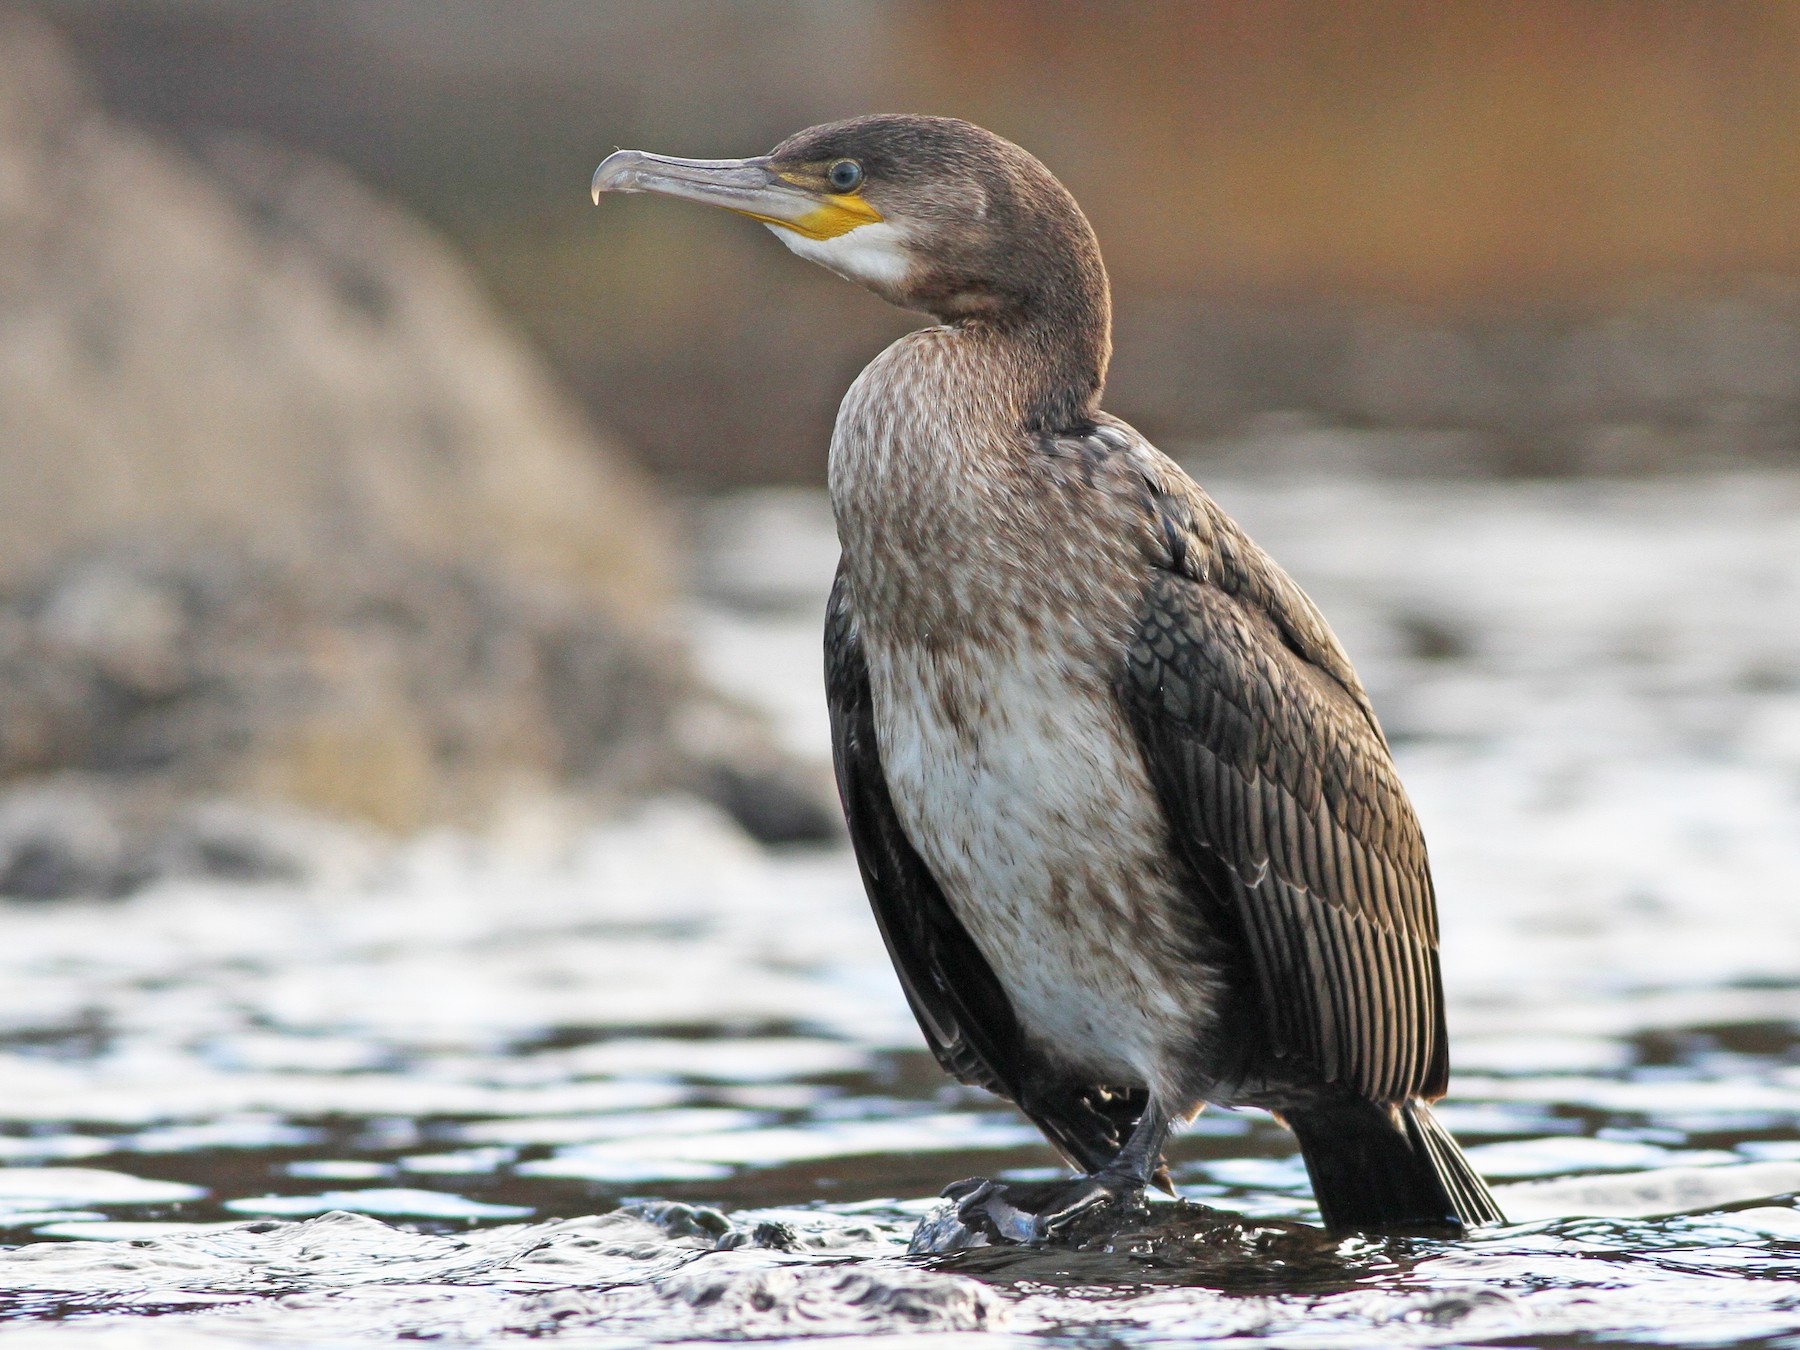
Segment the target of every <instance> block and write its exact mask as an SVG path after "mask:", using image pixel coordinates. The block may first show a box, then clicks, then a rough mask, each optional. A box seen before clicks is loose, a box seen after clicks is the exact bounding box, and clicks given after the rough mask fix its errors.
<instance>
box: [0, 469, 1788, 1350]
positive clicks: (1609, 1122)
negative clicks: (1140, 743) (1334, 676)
mask: <svg viewBox="0 0 1800 1350" xmlns="http://www.w3.org/2000/svg"><path fill="white" fill-rule="evenodd" d="M1219 495H1220V497H1221V499H1222V500H1224V501H1225V503H1226V505H1227V506H1228V507H1229V508H1230V509H1232V510H1234V511H1235V512H1237V513H1238V514H1239V515H1240V516H1241V517H1242V518H1243V519H1244V520H1245V521H1246V523H1247V524H1249V525H1250V527H1251V528H1252V530H1253V531H1254V532H1255V533H1256V534H1257V535H1258V536H1259V537H1260V538H1262V539H1263V540H1264V542H1265V543H1267V544H1268V545H1269V546H1270V547H1271V548H1272V549H1273V550H1274V551H1275V552H1276V553H1277V554H1278V556H1280V557H1282V558H1283V560H1284V561H1286V562H1287V563H1288V564H1289V565H1290V567H1291V568H1292V569H1293V570H1294V571H1295V572H1296V573H1297V574H1298V575H1299V576H1300V577H1301V579H1302V580H1303V582H1304V583H1305V584H1307V585H1308V587H1309V589H1311V590H1312V591H1313V592H1314V594H1315V595H1316V596H1317V597H1318V598H1319V599H1320V601H1321V603H1322V604H1323V605H1324V606H1325V608H1326V609H1327V611H1328V612H1329V613H1330V614H1331V616H1332V618H1333V620H1334V621H1335V622H1336V623H1337V625H1338V626H1339V628H1340V631H1341V632H1342V633H1343V635H1344V637H1345V639H1346V641H1347V643H1348V645H1349V646H1350V647H1351V650H1352V652H1353V654H1354V655H1355V656H1356V657H1357V659H1358V663H1359V665H1360V666H1361V668H1362V669H1363V671H1364V673H1365V676H1366V677H1367V678H1368V681H1369V683H1370V685H1371V687H1372V690H1373V692H1374V695H1375V698H1376V701H1377V704H1378V706H1379V707H1380V708H1381V709H1382V710H1383V713H1384V716H1385V718H1386V720H1387V721H1388V723H1389V727H1390V731H1391V732H1392V734H1393V737H1394V740H1395V744H1396V750H1397V753H1398V755H1399V758H1400V760H1401V766H1402V770H1403V772H1404V774H1405V776H1406V778H1407V781H1408V783H1409V784H1410V786H1411V787H1412V789H1413V792H1414V794H1415V797H1416V798H1417V801H1418V804H1419V808H1420V812H1421V814H1422V816H1423V817H1424V820H1425V824H1426V829H1427V833H1428V836H1429V838H1430V839H1431V841H1432V847H1433V851H1434V857H1435V859H1436V865H1437V871H1438V877H1439V884H1440V890H1441V892H1442V905H1443V918H1444V958H1445V970H1446V979H1447V981H1448V984H1449V989H1450V995H1451V1025H1452V1032H1453V1034H1454V1036H1455V1064H1456V1069H1457V1073H1456V1077H1455V1080H1454V1083H1453V1090H1452V1096H1451V1098H1450V1099H1449V1100H1448V1102H1447V1103H1446V1104H1445V1107H1444V1109H1443V1115H1444V1118H1445V1119H1446V1121H1447V1122H1448V1123H1449V1124H1450V1125H1451V1126H1452V1127H1453V1128H1454V1129H1455V1130H1456V1131H1457V1132H1458V1134H1459V1135H1460V1136H1461V1137H1462V1139H1463V1140H1464V1142H1465V1144H1466V1145H1468V1147H1469V1152H1470V1155H1471V1157H1472V1158H1474V1159H1475V1161H1476V1162H1477V1165H1478V1166H1480V1167H1481V1168H1482V1169H1483V1170H1484V1171H1485V1172H1486V1173H1487V1174H1488V1175H1489V1176H1490V1177H1491V1178H1493V1179H1494V1180H1495V1181H1496V1182H1497V1183H1500V1185H1501V1191H1500V1194H1501V1198H1502V1203H1503V1204H1504V1205H1505V1206H1506V1207H1507V1209H1508V1212H1509V1214H1510V1215H1511V1216H1512V1218H1513V1219H1514V1221H1515V1222H1514V1223H1513V1224H1512V1225H1511V1226H1509V1227H1506V1228H1502V1229H1497V1230H1492V1231H1489V1232H1484V1233H1482V1234H1480V1235H1479V1236H1477V1237H1476V1238H1474V1239H1472V1240H1470V1241H1466V1242H1459V1243H1449V1242H1441V1241H1425V1240H1416V1239H1415V1240H1398V1239H1396V1240H1387V1241H1375V1240H1369V1239H1360V1238H1359V1239H1350V1240H1344V1241H1333V1240H1330V1239H1328V1238H1326V1237H1324V1236H1323V1235H1322V1234H1320V1233H1319V1232H1318V1231H1317V1230H1316V1229H1313V1228H1311V1227H1309V1226H1308V1225H1307V1221H1308V1220H1309V1219H1312V1218H1314V1217H1316V1211H1315V1210H1314V1209H1313V1207H1312V1205H1311V1202H1310V1200H1309V1198H1308V1196H1307V1192H1306V1183H1305V1174H1304V1170H1303V1169H1302V1168H1301V1167H1300V1165H1299V1163H1298V1160H1297V1158H1296V1157H1295V1155H1294V1153H1293V1150H1292V1147H1291V1145H1290V1142H1289V1138H1288V1136H1287V1135H1286V1134H1285V1133H1284V1132H1283V1131H1281V1130H1280V1129H1278V1128H1277V1127H1275V1126H1274V1125H1273V1124H1272V1123H1271V1122H1270V1121H1268V1120H1267V1118H1266V1117H1263V1116H1261V1115H1259V1114H1257V1113H1253V1112H1243V1113H1208V1114H1206V1115H1204V1116H1202V1117H1201V1119H1200V1120H1199V1121H1198V1122H1197V1123H1196V1125H1195V1126H1194V1128H1193V1129H1191V1130H1190V1131H1188V1133H1187V1134H1186V1135H1185V1136H1183V1137H1182V1138H1181V1140H1180V1141H1179V1142H1178V1143H1177V1144H1176V1145H1175V1149H1174V1152H1173V1154H1172V1157H1173V1160H1174V1163H1175V1166H1174V1172H1175V1176H1176V1179H1177V1180H1178V1182H1179V1183H1180V1189H1181V1192H1182V1196H1183V1199H1182V1201H1181V1202H1180V1203H1179V1204H1168V1205H1159V1206H1157V1207H1155V1208H1154V1209H1153V1210H1152V1212H1151V1214H1150V1216H1149V1217H1148V1218H1145V1219H1143V1220H1141V1221H1139V1222H1137V1223H1135V1224H1134V1225H1132V1226H1130V1227H1129V1228H1128V1229H1127V1230H1126V1231H1123V1232H1121V1233H1119V1234H1117V1235H1116V1236H1115V1237H1113V1238H1112V1239H1111V1240H1109V1241H1096V1242H1093V1243H1090V1244H1089V1246H1088V1248H1087V1249H1084V1250H1074V1251H1071V1250H1056V1251H1042V1252H1029V1251H1019V1250H1012V1249H1008V1250H996V1249H987V1250H981V1251H975V1252H969V1253H963V1254H961V1255H958V1256H955V1257H941V1258H932V1259H920V1258H909V1257H907V1256H905V1254H904V1252H905V1245H906V1238H907V1236H908V1234H909V1233H910V1231H911V1228H912V1226H913V1225H914V1224H915V1223H916V1222H917V1220H918V1218H919V1217H920V1216H921V1215H922V1214H924V1213H925V1212H927V1211H928V1210H929V1209H930V1207H931V1204H932V1201H931V1200H930V1198H929V1197H931V1196H932V1195H934V1194H935V1192H936V1191H937V1190H938V1189H939V1188H940V1187H941V1186H942V1185H943V1184H944V1183H945V1182H947V1181H950V1180H954V1179H956V1178H959V1177H962V1176H966V1175H969V1174H972V1173H978V1172H979V1173H988V1174H993V1173H1004V1174H1006V1175H1008V1176H1032V1175H1037V1174H1040V1173H1043V1169H1047V1168H1050V1167H1051V1166H1052V1165H1053V1159H1052V1157H1051V1155H1050V1154H1049V1152H1048V1150H1047V1149H1046V1148H1045V1147H1044V1146H1043V1145H1042V1144H1041V1143H1040V1142H1039V1141H1038V1139H1037V1136H1036V1134H1035V1132H1034V1131H1032V1130H1031V1129H1030V1128H1029V1127H1027V1126H1025V1125H1023V1124H1022V1123H1021V1122H1020V1121H1019V1119H1018V1118H1017V1117H1015V1116H1014V1115H1013V1114H1012V1113H1011V1112H1010V1111H1007V1110H1005V1109H1002V1108H1001V1107H1000V1106H999V1104H998V1103H996V1102H994V1101H993V1100H992V1099H990V1098H987V1097H984V1096H983V1095H982V1094H979V1093H975V1092H969V1091H965V1090H962V1089H959V1088H956V1087H954V1086H953V1085H950V1084H947V1083H946V1082H945V1080H944V1079H943V1077H942V1075H941V1074H940V1073H939V1072H938V1071H937V1069H936V1067H935V1065H933V1064H932V1063H931V1062H930V1060H929V1059H928V1057H927V1056H926V1055H924V1053H923V1052H922V1051H920V1050H919V1049H918V1048H917V1045H918V1040H917V1034H916V1032H915V1030H914V1029H913V1027H912V1025H911V1020H910V1018H909V1016H908V1014H907V1012H906V1009H905V1007H904V1004H903V1003H902V1002H901V1000H900V996H899V993H898V990H897V989H896V988H895V986H894V983H893V979H892V976H891V974H890V973H889V972H888V969H887V963H886V959H885V956H884V955H883V953H882V952H881V950H880V945H879V941H878V939H877V938H876V936H875V933H874V929H873V925H872V923H871V922H870V921H869V919H868V917H867V913H866V908H865V906H864V903H863V901H862V899H861V896H860V893H859V891H858V888H857V884H856V879H855V874H854V869H853V867H852V865H851V863H850V861H849V859H848V857H847V855H845V854H843V853H840V852H835V851H826V852H823V853H816V854H780V855H778V854H772V853H770V852H767V851H764V850H761V849H759V848H757V847H756V846H754V845H753V844H751V843H749V842H748V841H747V840H745V839H743V838H742V837H741V836H739V835H738V834H736V833H735V832H734V830H733V829H732V827H731V826H730V825H729V824H727V823H725V822H723V821H721V820H720V819H718V818H716V817H715V816H713V815H710V814H708V813H707V812H706V811H704V810H702V809H701V808H699V807H696V806H694V805H692V804H688V803H683V802H679V801H671V802H665V803H658V804H653V805H651V806H649V807H647V808H645V809H644V810H643V811H642V812H640V813H639V814H638V815H637V816H635V817H634V818H632V819H631V820H628V821H625V822H621V823H619V824H617V825H613V826H609V827H607V828H605V829H602V830H579V829H571V828H568V827H565V826H562V825H559V824H557V823H556V821H555V820H554V819H553V818H552V817H551V815H550V814H549V813H547V812H544V813H539V814H537V815H535V816H534V815H530V814H522V815H521V817H520V819H519V821H518V822H515V824H514V826H513V827H512V828H510V829H508V830H505V831H502V832H500V833H498V834H496V835H495V836H494V837H492V838H486V839H479V840H478V839H470V838H463V837H453V836H443V837H435V838H429V839H424V840H420V841H417V842H415V843H413V844H411V845H408V846H407V847H405V848H404V849H402V850H400V851H399V852H397V853H390V854H382V853H378V852H367V851H358V850H356V849H351V848H348V847H347V846H346V847H345V848H343V849H342V850H339V851H337V852H333V851H331V850H327V853H328V854H329V855H330V856H322V858H321V871H320V874H319V876H318V878H317V879H315V880H314V881H312V882H309V883H307V884H305V885H291V886H276V885H271V886H259V887H230V886H205V887H202V886H198V885H194V884H181V885H169V886H166V887H164V888H161V889H159V890H156V891H153V892H149V893H145V894H142V895H139V896H136V897H134V898H132V899H130V900H127V901H124V902H114V903H107V904H76V905H53V906H32V905H26V904H17V903H15V904H11V905H8V906H6V907H4V908H3V909H0V934H3V935H4V941H3V942H0V1225H4V1232H0V1241H4V1242H5V1243H7V1244H10V1245H9V1247H8V1248H7V1249H6V1250H4V1251H0V1317H3V1318H5V1319H6V1320H7V1325H6V1327H5V1328H4V1330H5V1334H6V1336H7V1337H8V1338H9V1340H8V1345H9V1346H10V1345H12V1344H14V1343H17V1344H19V1345H22V1346H29V1345H31V1344H33V1343H34V1338H38V1339H43V1340H45V1341H51V1342H55V1343H58V1344H60V1343H64V1342H69V1341H74V1342H76V1343H86V1342H88V1341H94V1342H99V1343H101V1344H123V1345H140V1344H143V1345H150V1346H161V1345H170V1346H188V1345H194V1344H207V1343H213V1342H222V1343H232V1342H240V1343H252V1344H308V1345H332V1344H346V1343H362V1342H367V1341H377V1342H379V1341H386V1340H398V1339H410V1338H431V1339H441V1340H448V1341H451V1342H452V1343H455V1342H458V1341H469V1342H479V1343H505V1342H508V1341H515V1340H523V1339H526V1338H534V1337H548V1338H551V1339H554V1340H556V1341H558V1342H560V1343H568V1344H571V1345H589V1344H605V1345H609V1346H610V1345H620V1344H631V1343H638V1342H643V1341H689V1342H691V1341H706V1340H714V1339H729V1338H739V1337H744V1336H752V1337H770V1338H781V1337H798V1336H814V1337H816V1336H831V1335H842V1334H864V1333H874V1332H880V1333H901V1332H906V1333H912V1334H932V1333H935V1334H937V1335H938V1336H939V1337H940V1338H954V1339H957V1340H958V1341H959V1342H960V1341H962V1340H965V1339H971V1338H974V1337H980V1338H982V1340H983V1342H984V1343H985V1342H987V1341H990V1340H992V1339H994V1338H995V1337H1008V1336H1010V1337H1016V1338H1025V1337H1030V1338H1033V1339H1043V1338H1048V1339H1051V1340H1060V1341H1066V1342H1071V1343H1079V1344H1081V1345H1083V1346H1089V1345H1099V1344H1112V1343H1133V1344H1135V1343H1146V1344H1148V1343H1154V1342H1161V1341H1169V1342H1184V1343H1187V1342H1192V1341H1194V1340H1196V1339H1207V1340H1220V1341H1227V1342H1229V1341H1232V1340H1234V1339H1236V1340H1243V1341H1249V1340H1252V1339H1254V1340H1256V1341H1258V1342H1259V1343H1267V1344H1272V1345H1295V1346H1312V1345H1332V1346H1337V1345H1375V1346H1390V1345H1412V1344H1417V1345H1452V1344H1476V1343H1479V1344H1505V1345H1563V1344H1587V1343H1600V1342H1604V1343H1606V1344H1614V1345H1616V1344H1655V1345H1673V1344H1682V1345H1686V1344H1694V1345H1714V1344H1745V1345H1770V1346H1800V1209H1796V1207H1795V1202H1794V1194H1795V1192H1796V1191H1800V485H1797V484H1795V483H1794V482H1791V481H1787V480H1778V479H1763V480H1718V481H1710V480H1684V481H1679V482H1671V483H1666V484H1661V485H1657V486H1653V487H1648V486H1637V487H1620V486H1614V487H1595V486H1563V487H1557V488H1547V487H1500V486H1492V485H1483V486H1467V487H1458V488H1450V487H1436V488H1421V487H1409V488H1396V487H1394V486H1392V485H1385V486H1381V485H1338V486H1336V487H1319V488H1315V489H1310V490H1307V491H1305V492H1298V493H1296V492H1289V491H1283V492H1276V491H1274V490H1272V489H1266V488H1262V489H1259V488H1256V487H1254V486H1252V485H1243V484H1240V485H1227V486H1226V487H1224V488H1222V489H1221V490H1220V491H1219ZM707 532H708V534H709V535H710V536H712V537H714V538H716V539H717V540H718V541H719V550H718V554H717V557H716V558H715V560H714V567H713V572H712V573H711V575H710V579H709V580H708V594H709V595H710V597H711V599H710V600H709V602H708V604H707V605H706V606H705V607H704V608H703V609H702V610H701V611H700V612H699V613H698V614H697V615H696V622H697V624H698V625H699V628H700V631H701V632H702V633H703V634H704V642H705V649H706V656H707V659H708V660H709V661H711V662H712V663H713V664H714V665H715V666H716V667H717V671H718V673H719V675H720V676H721V678H724V679H726V680H728V681H730V682H733V683H734V684H736V686H737V687H739V688H740V689H741V690H742V691H743V692H744V694H745V695H746V696H747V697H750V698H754V699H757V700H760V701H762V702H764V703H765V704H768V705H769V706H771V707H772V708H773V709H774V710H775V711H776V712H777V713H778V715H780V716H781V717H782V718H783V724H784V725H785V726H786V727H788V728H789V735H790V736H791V738H792V739H793V740H794V742H795V745H796V747H797V748H799V749H801V750H802V751H806V752H817V751H818V750H820V749H821V748H822V736H823V725H822V714H821V713H819V712H818V700H819V695H818V688H817V679H818V677H817V674H816V656H815V653H816V634H815V628H816V622H817V617H816V616H817V609H818V605H819V597H820V594H821V593H822V585H823V582H824V580H825V579H826V577H825V573H827V572H828V570H829V565H830V559H831V546H830V537H829V533H828V527H827V526H824V525H823V524H822V518H821V514H820V508H819V503H818V502H817V501H816V499H811V498H805V497H791V496H787V497H784V496H768V497H758V498H751V499H740V500H737V501H734V502H732V503H729V504H727V505H725V506H722V507H720V508H718V509H717V511H716V512H715V514H714V515H713V516H712V517H710V518H709V522H708V527H707ZM1043 1174H1046V1175H1047V1173H1043Z"/></svg>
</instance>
